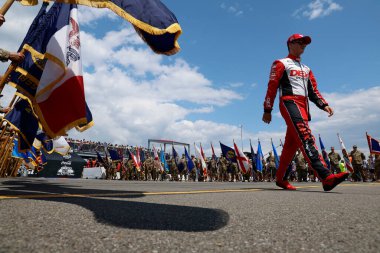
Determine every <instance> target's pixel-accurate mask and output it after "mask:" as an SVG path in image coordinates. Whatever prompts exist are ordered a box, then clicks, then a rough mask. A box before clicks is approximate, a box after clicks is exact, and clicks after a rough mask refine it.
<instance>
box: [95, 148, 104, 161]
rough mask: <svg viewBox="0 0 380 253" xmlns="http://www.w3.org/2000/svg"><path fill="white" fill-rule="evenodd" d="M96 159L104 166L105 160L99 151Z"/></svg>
mask: <svg viewBox="0 0 380 253" xmlns="http://www.w3.org/2000/svg"><path fill="white" fill-rule="evenodd" d="M96 157H97V159H98V161H99V162H100V163H101V164H104V160H103V158H102V157H101V156H100V154H99V152H98V151H96Z"/></svg>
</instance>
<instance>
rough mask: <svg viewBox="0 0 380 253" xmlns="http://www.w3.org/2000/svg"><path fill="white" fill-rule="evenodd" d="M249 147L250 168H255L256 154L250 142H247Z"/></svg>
mask: <svg viewBox="0 0 380 253" xmlns="http://www.w3.org/2000/svg"><path fill="white" fill-rule="evenodd" d="M249 145H250V146H251V160H252V168H256V159H257V158H256V154H255V151H254V150H253V147H252V142H251V140H249Z"/></svg>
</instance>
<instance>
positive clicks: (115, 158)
mask: <svg viewBox="0 0 380 253" xmlns="http://www.w3.org/2000/svg"><path fill="white" fill-rule="evenodd" d="M128 151H129V150H128ZM108 152H109V153H110V157H111V160H112V161H120V156H119V153H118V152H117V150H115V149H108ZM129 154H130V155H132V153H131V152H130V151H129Z"/></svg>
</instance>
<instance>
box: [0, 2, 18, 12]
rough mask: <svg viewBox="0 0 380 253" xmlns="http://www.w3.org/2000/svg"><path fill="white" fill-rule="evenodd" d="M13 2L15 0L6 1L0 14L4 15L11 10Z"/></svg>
mask: <svg viewBox="0 0 380 253" xmlns="http://www.w3.org/2000/svg"><path fill="white" fill-rule="evenodd" d="M14 2H15V0H7V1H6V2H5V3H4V5H3V6H2V7H1V9H0V14H3V15H5V14H6V13H7V11H8V10H9V8H11V6H12V4H13V3H14Z"/></svg>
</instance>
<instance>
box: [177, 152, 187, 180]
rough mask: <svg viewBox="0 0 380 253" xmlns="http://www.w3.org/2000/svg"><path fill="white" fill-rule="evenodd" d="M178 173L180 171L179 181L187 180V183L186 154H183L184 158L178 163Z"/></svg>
mask: <svg viewBox="0 0 380 253" xmlns="http://www.w3.org/2000/svg"><path fill="white" fill-rule="evenodd" d="M178 171H179V181H182V180H185V181H187V162H186V157H185V154H182V158H181V159H180V160H179V163H178Z"/></svg>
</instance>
